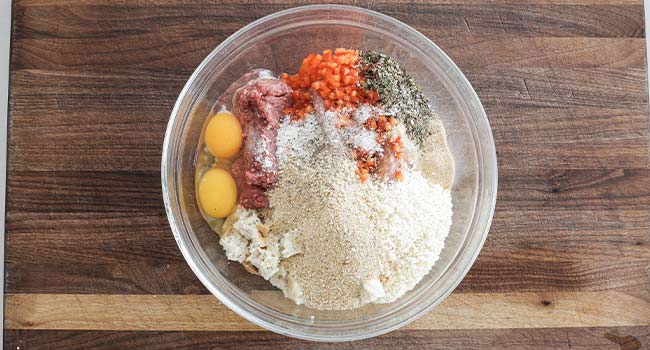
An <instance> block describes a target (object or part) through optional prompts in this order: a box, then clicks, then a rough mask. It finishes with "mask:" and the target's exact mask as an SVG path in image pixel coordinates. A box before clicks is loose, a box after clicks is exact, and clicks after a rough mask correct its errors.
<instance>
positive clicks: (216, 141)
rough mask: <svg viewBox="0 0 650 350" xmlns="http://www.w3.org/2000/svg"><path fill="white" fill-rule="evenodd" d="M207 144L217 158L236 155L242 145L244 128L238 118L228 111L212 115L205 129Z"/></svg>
mask: <svg viewBox="0 0 650 350" xmlns="http://www.w3.org/2000/svg"><path fill="white" fill-rule="evenodd" d="M205 144H206V146H207V147H208V150H209V151H210V153H211V154H212V155H213V156H215V157H217V158H221V159H228V158H232V157H234V156H235V155H236V154H237V153H238V152H239V150H240V149H241V146H242V129H241V125H240V124H239V121H238V120H237V118H235V116H234V115H233V114H232V113H230V112H228V111H222V112H219V113H217V114H216V115H215V116H214V117H212V119H210V121H209V122H208V126H207V127H206V129H205Z"/></svg>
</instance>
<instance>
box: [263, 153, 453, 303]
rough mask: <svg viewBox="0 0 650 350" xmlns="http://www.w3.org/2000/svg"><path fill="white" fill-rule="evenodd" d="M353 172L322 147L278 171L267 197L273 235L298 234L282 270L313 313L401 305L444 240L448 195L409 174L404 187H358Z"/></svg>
mask: <svg viewBox="0 0 650 350" xmlns="http://www.w3.org/2000/svg"><path fill="white" fill-rule="evenodd" d="M355 167H356V164H355V162H354V161H352V160H351V159H349V158H347V157H344V156H341V155H340V154H339V153H338V152H336V151H335V150H334V149H333V148H331V147H324V148H322V149H321V150H319V151H317V152H316V154H314V155H313V157H312V158H311V159H309V160H307V161H295V160H294V161H292V162H290V163H287V164H284V163H281V164H280V174H281V176H280V180H279V181H278V183H277V184H276V186H275V187H274V188H273V189H272V190H270V191H269V198H270V204H271V206H270V207H271V209H272V210H273V213H272V217H271V222H272V229H271V230H272V232H274V233H275V234H286V233H292V234H295V235H296V240H297V242H298V243H299V245H300V247H301V254H297V255H294V256H292V257H291V258H289V259H285V260H281V262H280V270H282V269H284V271H286V280H287V281H289V280H291V281H292V285H293V284H297V285H298V290H301V295H300V299H299V300H295V301H296V302H301V301H302V302H303V303H304V304H305V305H306V306H308V307H310V308H315V309H328V310H332V309H334V310H341V309H350V308H356V307H360V306H362V305H364V304H366V303H369V302H375V303H387V302H391V301H393V300H395V299H397V298H399V297H400V296H401V295H403V294H404V293H406V292H407V291H408V290H410V289H412V288H413V287H415V285H416V284H417V283H418V282H419V281H420V280H421V279H422V277H423V276H425V275H426V274H427V273H428V272H429V271H430V269H431V267H432V266H433V265H434V264H435V262H436V260H437V259H438V256H439V254H440V252H441V250H442V247H443V246H444V241H445V238H446V236H447V234H448V232H449V228H450V225H451V214H452V202H451V196H450V193H449V191H447V190H444V189H443V188H442V187H440V186H439V185H437V184H432V183H430V182H429V181H428V180H427V179H425V178H424V177H422V175H420V173H419V172H414V171H408V172H405V173H404V175H403V176H404V179H403V181H397V182H391V183H379V182H374V181H368V182H366V183H361V182H360V181H358V180H357V178H356V177H355V175H354V168H355ZM277 285H279V286H280V288H282V284H281V283H278V284H277ZM284 292H285V296H287V297H289V298H291V295H292V294H291V293H290V292H289V290H284Z"/></svg>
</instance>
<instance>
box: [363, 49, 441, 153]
mask: <svg viewBox="0 0 650 350" xmlns="http://www.w3.org/2000/svg"><path fill="white" fill-rule="evenodd" d="M361 66H362V72H363V75H364V77H365V82H364V87H365V88H366V89H368V90H374V91H377V93H378V94H379V99H380V101H381V104H382V105H383V106H384V108H385V109H386V111H387V112H388V113H389V114H390V115H392V116H394V117H395V118H397V119H400V120H402V121H403V122H404V125H406V132H407V133H408V135H409V136H410V137H411V138H412V139H413V140H414V141H415V142H416V143H417V144H418V146H423V145H424V143H426V141H427V140H428V139H429V137H431V134H432V133H433V130H432V127H431V120H435V119H438V116H437V115H436V114H435V113H434V112H433V110H432V109H431V108H430V107H429V102H428V101H427V99H426V98H425V97H424V95H423V94H422V91H421V90H420V87H419V86H418V85H417V83H416V82H415V79H413V77H412V76H411V75H409V74H408V73H407V72H406V70H405V69H404V68H403V67H402V66H401V65H400V64H399V63H398V62H397V61H395V60H393V59H392V58H391V57H390V56H388V55H384V54H382V53H379V52H376V51H365V52H364V53H363V54H362V55H361Z"/></svg>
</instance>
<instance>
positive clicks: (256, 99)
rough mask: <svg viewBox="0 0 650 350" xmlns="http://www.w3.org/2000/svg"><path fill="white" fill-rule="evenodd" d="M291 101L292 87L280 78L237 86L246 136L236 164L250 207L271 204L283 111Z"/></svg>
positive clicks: (245, 201)
mask: <svg viewBox="0 0 650 350" xmlns="http://www.w3.org/2000/svg"><path fill="white" fill-rule="evenodd" d="M289 104H291V88H290V87H289V86H288V85H287V84H285V83H284V82H282V81H281V80H279V79H275V78H259V79H255V80H253V81H251V82H249V83H248V84H247V85H246V86H244V87H242V88H241V89H239V90H237V92H236V93H235V95H234V97H233V106H234V112H235V117H237V119H238V120H239V122H240V124H241V127H242V134H243V137H244V148H243V153H242V156H241V157H240V158H239V159H237V160H236V161H235V163H234V164H233V165H232V173H233V175H234V177H235V181H236V182H237V185H238V188H239V190H240V196H239V202H240V204H241V205H242V206H244V208H246V209H257V208H264V207H267V206H268V198H267V196H266V194H265V191H266V190H267V189H269V188H271V187H272V186H273V184H275V182H276V181H277V180H278V170H277V167H278V166H277V159H276V154H275V153H276V152H275V151H276V147H277V146H276V142H277V140H276V139H277V134H278V131H277V129H278V126H279V124H280V118H281V117H282V111H283V110H284V109H285V108H286V107H287V106H289Z"/></svg>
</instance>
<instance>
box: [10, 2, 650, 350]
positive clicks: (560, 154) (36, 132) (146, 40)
mask: <svg viewBox="0 0 650 350" xmlns="http://www.w3.org/2000/svg"><path fill="white" fill-rule="evenodd" d="M307 3H312V2H304V1H293V0H292V1H280V2H271V1H243V2H240V1H220V2H214V1H206V0H191V1H177V0H109V1H105V0H101V1H100V0H70V1H59V0H14V6H13V30H12V52H11V85H10V120H9V123H10V125H9V145H8V146H9V154H8V159H9V162H8V179H7V182H8V192H7V213H6V218H7V223H6V231H7V237H6V256H5V259H6V260H5V270H6V278H5V280H6V281H5V286H4V288H5V293H7V295H6V297H5V320H4V346H5V349H16V350H28V349H157V350H162V349H221V348H223V349H242V348H244V349H247V348H260V349H296V348H300V349H308V348H313V349H369V348H371V349H396V348H400V349H585V350H586V349H623V350H638V349H650V119H649V118H648V91H647V88H646V83H647V72H646V69H645V64H646V54H645V35H644V29H645V28H644V22H643V4H642V1H641V0H525V1H515V0H493V1H469V0H431V1H416V2H404V1H398V2H394V1H358V2H354V3H355V4H357V5H360V6H363V7H367V8H371V9H374V10H378V11H381V12H383V13H385V14H388V15H391V16H394V17H396V18H397V19H400V20H402V21H404V22H406V23H407V24H409V25H411V26H413V27H415V28H416V29H418V30H420V31H421V32H422V33H424V34H425V35H427V36H428V37H429V38H431V39H432V40H433V41H434V42H436V43H437V44H438V45H439V46H440V47H441V48H442V49H443V50H445V52H447V53H448V54H449V56H450V57H451V58H452V59H453V60H454V61H455V62H456V63H457V64H458V66H459V67H460V68H461V70H463V72H464V73H465V74H466V76H467V77H468V79H469V80H470V82H471V83H472V85H473V86H474V88H475V89H476V91H477V93H478V95H479V97H480V98H481V101H482V102H483V105H484V107H485V109H486V112H487V115H488V117H489V119H490V123H491V125H492V130H493V134H494V137H495V142H496V146H497V152H498V160H499V193H498V200H497V208H496V213H495V216H494V220H493V224H492V228H491V230H490V234H489V236H488V239H487V241H486V243H485V246H484V248H483V250H482V252H481V255H480V256H479V258H478V260H477V261H476V263H475V265H474V266H473V268H472V270H471V271H470V272H469V274H468V275H467V277H466V279H465V280H464V281H463V282H462V283H461V285H460V286H459V287H458V289H457V290H456V292H455V293H454V294H452V295H451V296H450V297H449V298H448V299H447V300H446V301H445V302H444V303H443V304H441V305H440V306H439V307H438V308H436V309H434V310H433V311H432V312H430V313H429V314H427V315H425V316H423V317H422V318H421V319H419V320H417V321H416V322H414V323H412V324H411V325H409V326H407V327H405V328H404V329H402V330H399V331H395V332H392V333H389V334H387V335H384V336H381V337H377V338H374V339H369V340H365V341H361V342H354V343H343V344H317V343H309V342H304V341H299V340H295V339H290V338H287V337H283V336H280V335H276V334H273V333H270V332H266V331H263V330H261V329H259V328H258V327H257V326H255V325H252V324H250V323H248V322H247V321H245V320H244V319H242V318H240V317H239V316H237V315H235V314H234V313H232V312H231V311H229V310H228V309H227V308H225V307H224V306H223V305H221V304H219V303H218V302H217V301H216V300H215V299H214V298H213V297H212V296H211V295H209V292H208V291H207V290H206V289H205V288H204V287H203V286H202V285H201V283H200V282H199V281H198V280H197V279H196V277H195V276H194V275H193V273H192V272H191V270H190V269H189V267H188V266H187V265H186V263H185V262H184V260H183V258H182V256H181V254H180V252H179V250H178V248H177V246H176V243H175V242H174V239H173V237H172V235H171V231H170V229H169V226H168V223H167V219H166V215H165V210H164V208H163V203H162V197H161V189H160V176H159V175H160V174H159V169H160V158H161V147H162V141H163V136H164V131H165V127H166V124H167V120H168V117H169V114H170V112H171V108H172V106H173V104H174V102H175V100H176V97H177V96H178V93H179V92H180V90H181V88H182V86H183V84H184V83H185V81H186V80H187V78H188V77H189V75H190V74H191V72H192V71H193V69H194V68H195V67H196V66H197V65H198V63H199V62H200V61H201V60H202V59H203V58H204V57H205V56H206V55H207V54H208V53H209V52H210V51H211V50H212V49H213V48H214V47H215V46H216V45H218V43H219V42H221V41H222V40H224V39H225V38H226V37H227V36H228V35H230V34H232V33H233V32H234V31H236V30H237V29H239V28H241V27H242V26H244V25H245V24H247V23H249V22H250V21H252V20H254V19H257V18H259V17H262V16H264V15H267V14H270V13H272V12H275V11H277V10H280V9H284V8H289V7H292V6H296V5H301V4H307Z"/></svg>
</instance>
